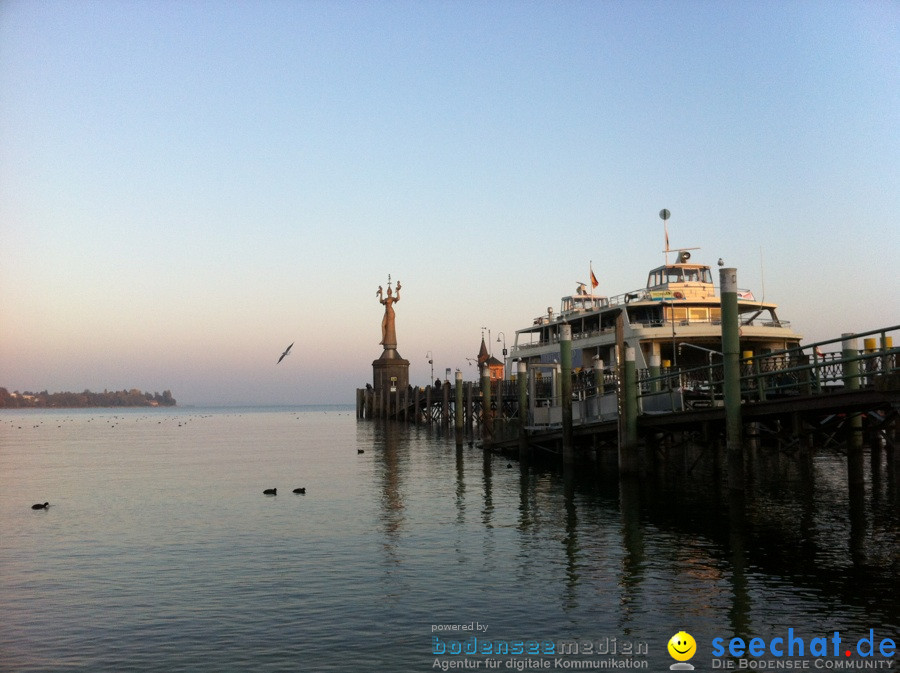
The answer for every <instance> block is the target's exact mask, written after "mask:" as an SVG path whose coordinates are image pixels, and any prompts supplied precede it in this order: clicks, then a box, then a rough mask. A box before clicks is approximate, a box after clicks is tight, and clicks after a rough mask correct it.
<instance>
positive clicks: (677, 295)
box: [672, 290, 684, 299]
mask: <svg viewBox="0 0 900 673" xmlns="http://www.w3.org/2000/svg"><path fill="white" fill-rule="evenodd" d="M672 296H673V297H675V299H684V292H679V291H677V290H676V291H675V292H673V293H672Z"/></svg>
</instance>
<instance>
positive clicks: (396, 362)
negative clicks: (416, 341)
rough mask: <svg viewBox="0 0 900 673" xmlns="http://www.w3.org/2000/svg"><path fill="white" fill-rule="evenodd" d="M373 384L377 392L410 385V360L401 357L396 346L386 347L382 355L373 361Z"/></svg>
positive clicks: (402, 388) (400, 388)
mask: <svg viewBox="0 0 900 673" xmlns="http://www.w3.org/2000/svg"><path fill="white" fill-rule="evenodd" d="M372 374H373V379H374V380H373V382H372V385H373V386H374V387H375V391H376V392H380V391H382V390H388V391H390V389H391V388H392V387H396V388H397V389H398V390H406V388H407V386H409V360H404V359H403V358H402V357H400V353H398V352H397V349H396V348H385V349H384V352H383V353H382V354H381V357H380V358H378V359H377V360H373V361H372Z"/></svg>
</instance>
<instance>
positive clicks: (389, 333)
mask: <svg viewBox="0 0 900 673" xmlns="http://www.w3.org/2000/svg"><path fill="white" fill-rule="evenodd" d="M375 294H376V295H378V301H380V302H381V303H382V304H384V318H382V320H381V342H380V343H381V345H382V346H384V347H385V349H388V348H396V347H397V330H396V328H395V327H394V302H398V301H400V281H399V280H398V281H397V294H396V295H395V294H393V291H392V290H391V277H390V276H388V289H387V297H385V296H384V290H383V289H382V287H381V286H380V285H379V286H378V292H376V293H375Z"/></svg>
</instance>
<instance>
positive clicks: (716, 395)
mask: <svg viewBox="0 0 900 673" xmlns="http://www.w3.org/2000/svg"><path fill="white" fill-rule="evenodd" d="M898 331H900V325H895V326H893V327H887V328H882V329H878V330H871V331H869V332H862V333H858V334H852V335H845V336H844V337H841V338H838V339H830V340H828V341H819V342H816V343H811V344H806V345H804V346H800V347H798V348H791V349H788V350H782V351H772V352H769V353H761V354H754V355H752V356H747V357H743V358H742V359H741V361H740V365H741V397H742V400H743V401H744V403H752V402H756V401H766V400H769V399H778V398H785V397H794V396H801V395H814V394H820V393H829V392H835V391H841V390H847V389H863V388H868V387H872V386H874V385H876V381H877V380H878V379H879V377H882V376H886V375H896V374H898V373H900V348H898V347H895V346H894V345H893V336H895V335H896V334H897V332H898ZM860 339H861V340H862V343H863V348H861V349H860V348H858V344H859V341H860ZM835 347H837V348H839V349H840V350H834V348H835ZM723 372H724V366H723V364H722V363H721V362H717V363H714V364H712V363H711V364H709V365H705V366H702V367H695V368H692V369H680V370H679V369H667V370H664V371H662V372H661V373H660V374H658V375H651V373H650V372H649V370H642V371H640V372H638V377H639V381H638V383H639V390H640V395H641V399H642V401H643V407H644V411H645V412H647V411H651V412H652V411H678V410H680V409H689V408H700V407H709V406H718V405H721V403H722V399H723V381H724V375H723ZM679 395H680V397H681V402H680V403H679V401H678V399H677V398H678V396H679ZM666 400H668V401H669V402H666ZM648 407H649V408H648Z"/></svg>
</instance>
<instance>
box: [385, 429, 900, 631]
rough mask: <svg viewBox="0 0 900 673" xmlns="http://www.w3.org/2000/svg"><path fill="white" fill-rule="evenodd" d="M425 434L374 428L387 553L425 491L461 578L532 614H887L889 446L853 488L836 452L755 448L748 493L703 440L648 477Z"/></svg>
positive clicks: (733, 622) (892, 580)
mask: <svg viewBox="0 0 900 673" xmlns="http://www.w3.org/2000/svg"><path fill="white" fill-rule="evenodd" d="M397 430H399V432H398V431H397ZM420 432H421V433H422V436H420V437H417V438H415V437H414V438H410V437H409V434H408V431H407V430H405V429H403V428H397V429H396V430H395V431H394V432H393V433H392V432H391V431H390V429H389V428H388V427H387V426H385V427H384V428H383V429H381V430H379V431H378V433H377V437H378V438H379V439H378V442H380V444H378V445H379V446H380V454H379V460H380V488H381V490H382V497H381V501H382V512H381V515H380V516H381V520H382V525H383V532H384V544H385V549H386V550H387V553H388V557H389V558H391V559H392V561H393V562H398V560H399V555H400V554H401V553H400V552H399V551H398V550H397V549H396V547H397V544H398V541H399V536H400V534H401V533H402V531H403V529H404V526H405V525H406V524H405V522H406V517H407V516H408V514H409V512H408V511H407V508H406V505H405V503H406V502H407V500H408V499H409V497H410V496H409V495H408V494H409V493H410V492H412V491H417V492H418V491H420V490H421V488H425V489H428V490H430V493H429V494H428V495H427V497H428V498H430V501H431V502H432V503H433V504H432V505H431V506H429V508H428V511H429V512H433V516H436V517H438V518H439V519H440V520H441V521H444V522H445V523H444V525H445V526H450V528H449V529H448V528H443V529H441V532H440V536H441V538H440V542H439V544H443V545H447V544H450V545H453V548H454V551H455V554H456V561H457V566H458V567H459V568H460V571H461V572H464V573H468V576H469V577H472V576H473V573H474V574H475V575H478V576H479V581H481V575H483V576H484V581H485V582H487V581H490V582H493V583H494V584H495V585H502V586H505V587H507V590H508V591H509V592H510V595H516V596H518V598H517V600H520V601H522V602H523V603H524V604H527V605H529V606H531V609H533V608H534V605H535V602H538V603H540V604H541V605H544V606H546V607H545V608H544V609H543V610H542V611H540V612H542V613H544V614H531V613H529V615H528V619H531V620H535V621H537V622H540V620H541V619H543V618H546V619H550V615H552V614H554V610H555V609H558V610H561V611H562V613H563V614H568V615H571V619H572V620H573V623H575V624H583V623H585V621H584V620H585V619H587V615H590V616H591V617H590V618H591V619H594V618H600V619H605V620H607V621H608V620H610V619H612V620H614V622H615V624H616V626H615V628H616V629H618V630H619V632H620V633H629V632H633V631H634V630H635V629H638V630H639V629H641V628H643V629H644V630H646V622H647V620H648V618H649V619H651V620H653V619H655V618H654V617H652V615H656V614H672V613H678V614H683V615H687V616H689V617H691V618H692V619H698V620H701V621H704V620H705V621H706V622H708V623H709V624H716V625H717V626H716V627H715V628H718V629H726V628H727V632H728V633H733V634H748V633H757V632H761V631H762V630H765V629H772V628H775V626H776V625H778V624H784V623H787V622H788V621H790V620H791V619H793V617H791V616H790V615H792V614H799V612H800V611H804V610H805V611H806V612H805V614H806V617H805V618H806V619H813V620H818V621H819V622H821V623H828V622H829V620H833V619H834V615H836V614H839V615H841V619H843V620H849V621H850V622H852V621H853V620H854V619H856V620H862V619H863V617H861V616H860V615H864V616H865V620H867V621H869V622H871V623H872V624H874V625H883V626H888V625H892V624H894V625H896V624H897V614H896V597H897V594H896V589H897V586H896V577H897V571H898V567H897V563H898V562H897V553H898V539H897V535H898V532H897V531H898V525H897V513H896V510H895V508H894V507H893V506H892V504H893V503H894V502H895V491H896V487H895V486H894V485H893V484H891V483H890V479H889V477H888V475H889V474H890V465H889V464H888V463H889V460H888V458H887V457H886V456H885V452H884V451H878V452H875V453H874V454H869V453H868V452H867V453H866V461H867V465H868V466H869V469H868V470H867V471H866V475H865V476H866V479H865V482H864V484H863V488H861V489H857V490H853V491H850V490H849V489H848V487H847V486H848V483H849V480H848V468H847V463H846V459H845V457H844V456H843V455H841V454H840V453H839V452H835V451H832V452H830V453H829V452H825V451H822V450H813V451H795V452H793V453H788V452H784V451H780V452H779V451H773V450H768V449H765V448H760V447H756V448H755V449H753V451H752V455H750V456H749V459H748V469H747V472H746V483H747V490H746V491H745V493H743V494H736V493H733V492H729V491H728V489H727V488H726V487H725V478H724V471H723V469H722V465H723V464H724V463H723V461H722V453H721V451H720V450H716V449H714V448H710V447H702V446H693V445H687V444H685V445H680V446H670V447H663V448H662V449H661V451H662V452H663V453H664V454H665V455H664V460H661V461H660V462H659V463H658V466H657V469H656V470H655V471H654V473H653V474H651V475H648V476H646V477H642V478H634V479H627V480H626V479H623V480H619V479H618V477H617V475H616V474H615V470H614V469H610V466H609V465H608V463H606V462H605V461H604V460H603V459H602V457H601V458H600V459H599V460H598V461H597V462H596V463H594V464H591V465H587V466H581V465H580V466H577V467H576V468H574V469H573V470H569V471H565V470H562V469H559V470H557V469H555V468H553V467H547V466H545V465H540V464H530V463H526V462H520V461H518V460H517V459H512V465H511V468H510V467H508V465H507V464H508V463H509V462H510V459H508V458H505V457H501V456H498V455H494V454H484V453H483V452H482V451H480V450H479V449H478V448H477V447H464V446H461V445H455V444H454V442H453V440H452V438H440V437H435V436H433V435H430V434H429V433H428V430H427V429H423V430H421V431H420ZM423 437H424V438H425V439H427V441H425V442H423V441H422V439H423ZM411 446H414V447H415V451H416V452H417V454H416V455H415V456H414V457H410V456H409V455H408V452H409V451H410V447H411ZM418 452H424V453H423V454H419V453H418ZM411 462H412V463H416V464H417V466H415V467H414V466H412V465H410V463H411ZM417 480H426V481H428V480H435V483H430V482H429V485H428V486H425V487H419V486H417V485H416V482H417ZM442 480H443V484H444V486H441V485H440V482H441V481H442ZM445 497H446V499H445ZM442 503H443V504H442ZM417 507H423V505H422V504H421V503H419V504H417ZM447 510H450V511H447ZM475 512H477V520H473V519H471V518H470V517H471V514H473V513H475ZM445 514H446V517H445V516H444V515H445ZM510 535H513V537H510ZM511 545H512V546H511ZM406 553H407V554H409V550H408V549H407V552H406ZM445 581H447V582H448V583H449V584H452V582H451V581H450V580H445ZM449 584H448V586H449ZM451 590H452V587H451ZM495 590H499V589H495ZM523 591H524V592H529V591H530V592H535V595H533V596H523V595H522V592H523ZM485 593H486V594H489V592H488V591H486V592H485ZM483 598H484V600H486V601H489V598H488V596H487V595H485V596H483ZM554 606H556V607H554ZM801 606H802V607H801ZM811 606H812V607H811ZM491 609H492V610H493V609H499V608H494V607H491ZM810 611H811V612H810ZM601 614H602V615H603V616H602V617H598V616H599V615H601ZM648 615H650V616H651V617H648ZM853 615H856V616H855V617H854V616H853ZM726 623H727V627H726V626H725V624H726ZM858 623H859V624H861V621H858ZM797 626H802V625H801V624H797ZM671 627H672V625H671V623H670V622H666V623H665V625H659V628H660V629H661V630H663V631H664V630H668V629H670V628H671ZM830 627H831V628H839V627H838V625H836V624H831V625H830ZM547 628H554V627H552V625H551V626H548V627H547ZM573 628H574V627H573ZM581 628H583V627H581ZM710 628H712V627H710ZM551 635H555V634H551ZM575 635H576V636H577V635H578V634H577V633H576V634H575ZM669 635H671V634H669Z"/></svg>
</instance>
